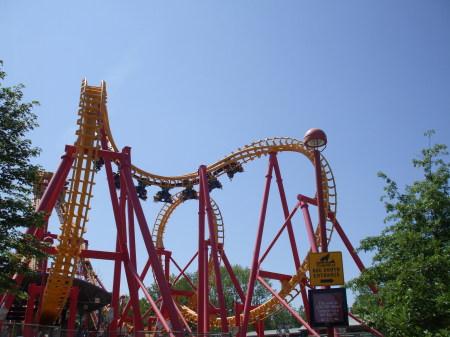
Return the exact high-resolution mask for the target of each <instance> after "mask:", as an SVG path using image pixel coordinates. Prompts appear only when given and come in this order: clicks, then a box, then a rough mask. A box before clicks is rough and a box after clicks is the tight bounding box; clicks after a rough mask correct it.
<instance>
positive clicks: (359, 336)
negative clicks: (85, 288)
mask: <svg viewBox="0 0 450 337" xmlns="http://www.w3.org/2000/svg"><path fill="white" fill-rule="evenodd" d="M173 335H175V336H177V337H178V336H180V335H181V336H185V337H236V331H235V332H233V333H220V332H219V333H215V332H212V333H208V334H204V333H202V334H200V333H188V332H181V333H179V332H178V333H177V332H170V333H168V332H167V331H131V332H130V331H126V329H125V328H122V329H120V330H118V331H117V332H116V333H114V334H113V333H111V332H109V331H103V330H98V331H87V330H81V329H78V330H67V329H62V328H61V327H59V326H46V325H35V324H19V323H3V324H1V325H0V337H22V336H23V337H135V336H136V337H171V336H173ZM252 335H254V333H253V334H252ZM266 336H267V337H274V336H273V335H272V334H266ZM299 336H302V337H303V336H305V337H308V336H312V335H306V334H300V331H298V332H291V333H289V334H288V335H286V337H299ZM320 336H321V337H327V334H320ZM338 336H339V337H374V336H376V335H374V334H372V333H370V332H356V331H353V332H352V331H346V330H345V329H340V331H339V333H338V334H337V335H336V337H338Z"/></svg>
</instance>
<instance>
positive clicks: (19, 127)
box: [0, 61, 46, 296]
mask: <svg viewBox="0 0 450 337" xmlns="http://www.w3.org/2000/svg"><path fill="white" fill-rule="evenodd" d="M2 69H3V62H2V61H0V80H4V78H5V76H6V73H5V72H4V71H3V70H2ZM23 88H24V85H23V84H19V85H16V86H13V87H3V86H2V85H1V83H0V294H4V293H6V292H8V291H9V292H12V293H14V294H15V295H21V296H22V295H24V293H22V292H20V291H19V290H18V289H17V284H16V283H15V281H14V280H13V279H12V276H13V275H14V274H15V273H19V274H22V275H27V274H30V273H32V271H31V270H30V268H29V266H28V264H27V261H29V260H30V259H31V258H33V257H37V258H43V257H45V256H46V255H45V254H44V253H43V252H42V250H41V249H40V245H41V242H39V241H38V240H37V239H36V238H34V237H32V236H30V235H26V234H24V232H23V230H24V228H27V227H40V226H43V225H44V224H45V222H44V215H43V214H38V213H35V212H34V208H33V205H32V192H33V187H34V184H35V183H36V182H37V180H38V177H39V166H37V165H33V164H31V163H30V160H31V159H32V158H33V157H37V156H38V155H39V152H40V150H39V149H38V148H36V147H32V144H31V140H29V139H26V138H25V135H26V133H27V132H29V131H30V130H33V129H34V128H35V127H37V126H38V125H37V123H36V115H35V114H33V113H32V112H31V110H32V108H33V107H34V106H36V105H37V104H38V102H31V103H22V102H21V101H22V98H23V91H22V90H23Z"/></svg>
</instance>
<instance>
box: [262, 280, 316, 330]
mask: <svg viewBox="0 0 450 337" xmlns="http://www.w3.org/2000/svg"><path fill="white" fill-rule="evenodd" d="M258 281H259V282H261V284H262V285H263V286H264V287H266V288H267V290H269V291H270V293H271V294H272V295H273V296H274V297H276V298H277V300H278V301H279V302H280V304H281V305H282V306H283V307H285V308H286V309H287V310H288V311H289V312H290V313H291V314H292V316H294V317H295V318H296V319H297V320H298V321H299V322H300V323H302V324H303V325H304V326H305V328H306V329H307V330H308V331H309V333H311V334H312V335H313V336H317V337H320V336H319V335H318V334H317V332H316V331H314V330H313V329H312V328H311V327H310V326H309V324H308V323H307V322H306V321H305V320H304V319H303V318H301V316H300V315H299V314H298V313H296V312H295V311H294V309H292V308H291V307H290V306H289V304H287V303H286V301H285V300H284V299H283V298H282V297H281V296H280V295H278V293H277V292H276V291H274V290H273V289H272V288H271V287H270V286H269V285H268V284H267V283H266V282H265V281H264V280H263V279H262V278H261V277H258Z"/></svg>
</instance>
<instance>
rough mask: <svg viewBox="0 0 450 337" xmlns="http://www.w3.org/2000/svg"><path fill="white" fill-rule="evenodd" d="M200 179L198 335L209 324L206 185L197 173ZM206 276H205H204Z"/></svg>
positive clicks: (204, 331)
mask: <svg viewBox="0 0 450 337" xmlns="http://www.w3.org/2000/svg"><path fill="white" fill-rule="evenodd" d="M198 174H199V179H200V188H199V206H198V207H199V208H198V288H197V294H198V295H197V296H198V300H197V314H198V332H199V333H200V334H202V333H206V332H207V331H208V328H207V325H208V323H209V312H208V302H209V301H208V269H207V267H206V268H205V265H207V264H208V262H207V261H208V258H207V253H206V254H205V250H206V245H205V213H206V212H205V203H206V200H205V199H206V198H205V194H204V193H203V185H204V184H206V185H207V184H208V182H207V181H206V182H205V181H204V178H203V177H202V176H201V174H200V170H199V171H198ZM205 274H206V275H205Z"/></svg>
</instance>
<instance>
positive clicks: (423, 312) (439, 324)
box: [350, 131, 450, 337]
mask: <svg viewBox="0 0 450 337" xmlns="http://www.w3.org/2000/svg"><path fill="white" fill-rule="evenodd" d="M433 134H434V131H428V132H427V133H425V135H426V136H428V137H429V138H430V139H431V136H432V135H433ZM446 149H447V146H445V145H442V144H437V145H434V146H433V147H431V146H430V147H429V148H426V149H424V150H422V152H421V155H420V156H419V157H418V158H417V159H414V160H413V165H414V167H415V168H418V169H420V170H422V171H423V179H422V180H419V181H414V182H413V184H412V185H407V186H406V187H405V189H404V191H401V190H400V189H399V188H398V186H397V184H396V182H395V181H393V180H391V179H390V178H388V177H387V175H386V174H384V173H379V176H380V177H381V178H383V179H384V180H385V181H386V187H385V188H384V189H385V191H386V195H385V196H384V197H383V198H382V200H384V201H385V208H386V212H387V214H388V215H387V217H386V219H385V222H386V223H388V226H387V228H386V229H384V230H383V231H382V233H381V235H379V236H376V237H368V238H366V239H364V240H362V241H361V247H360V248H359V250H362V251H371V252H375V255H374V257H373V262H374V265H373V266H372V267H370V268H367V269H366V270H365V271H364V272H363V273H362V274H361V276H360V277H358V278H356V279H354V280H352V281H351V282H350V285H351V287H352V288H353V289H354V290H356V291H358V292H359V295H358V296H357V297H356V301H355V304H354V305H353V308H352V310H353V311H354V312H356V313H359V314H360V315H361V317H362V318H363V319H364V320H365V321H366V322H368V323H370V324H372V325H373V326H374V327H375V328H378V329H380V330H381V331H383V332H384V333H385V335H386V336H393V337H397V336H399V337H400V336H402V337H404V336H410V337H413V336H430V337H431V336H433V337H437V336H442V337H443V336H449V335H450V330H449V327H450V306H449V302H450V292H449V284H450V276H449V275H450V259H449V247H450V246H449V243H450V241H449V237H450V195H449V191H450V190H449V178H450V164H449V162H448V161H447V160H446V158H447V156H448V152H447V151H446ZM367 284H374V285H375V286H376V287H377V288H378V290H379V292H378V294H372V293H371V292H369V291H368V289H367Z"/></svg>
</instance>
